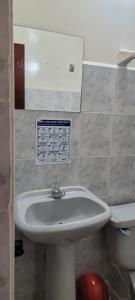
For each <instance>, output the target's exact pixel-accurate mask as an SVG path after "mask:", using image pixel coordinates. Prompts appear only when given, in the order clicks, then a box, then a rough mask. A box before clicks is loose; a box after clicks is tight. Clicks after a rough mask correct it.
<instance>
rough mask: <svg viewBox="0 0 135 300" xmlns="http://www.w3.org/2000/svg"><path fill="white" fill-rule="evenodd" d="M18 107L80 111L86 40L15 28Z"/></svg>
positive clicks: (16, 97)
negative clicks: (84, 44) (84, 41)
mask: <svg viewBox="0 0 135 300" xmlns="http://www.w3.org/2000/svg"><path fill="white" fill-rule="evenodd" d="M14 43H15V107H16V108H25V109H28V110H50V111H72V112H79V111H80V101H81V83H82V56H83V40H82V38H80V37H74V36H69V35H65V34H59V33H53V32H48V31H44V30H39V29H33V28H28V27H22V26H14Z"/></svg>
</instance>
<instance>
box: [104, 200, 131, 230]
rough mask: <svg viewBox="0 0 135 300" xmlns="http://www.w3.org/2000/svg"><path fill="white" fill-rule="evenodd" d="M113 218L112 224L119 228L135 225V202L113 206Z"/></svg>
mask: <svg viewBox="0 0 135 300" xmlns="http://www.w3.org/2000/svg"><path fill="white" fill-rule="evenodd" d="M111 210H112V218H111V220H110V222H109V223H110V224H111V225H112V226H114V227H117V228H125V227H132V226H135V203H130V204H123V205H116V206H112V207H111Z"/></svg>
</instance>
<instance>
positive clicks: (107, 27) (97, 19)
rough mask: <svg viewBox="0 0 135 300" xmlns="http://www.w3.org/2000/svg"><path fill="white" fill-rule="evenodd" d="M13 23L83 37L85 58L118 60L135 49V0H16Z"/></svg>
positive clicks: (113, 62)
mask: <svg viewBox="0 0 135 300" xmlns="http://www.w3.org/2000/svg"><path fill="white" fill-rule="evenodd" d="M14 23H16V24H18V25H26V26H34V27H37V28H42V29H46V30H50V31H55V32H61V33H67V34H73V35H79V36H82V37H83V38H84V59H85V60H89V61H96V62H103V63H112V64H116V58H117V49H118V48H128V49H130V50H135V0H29V1H28V0H23V1H22V0H14Z"/></svg>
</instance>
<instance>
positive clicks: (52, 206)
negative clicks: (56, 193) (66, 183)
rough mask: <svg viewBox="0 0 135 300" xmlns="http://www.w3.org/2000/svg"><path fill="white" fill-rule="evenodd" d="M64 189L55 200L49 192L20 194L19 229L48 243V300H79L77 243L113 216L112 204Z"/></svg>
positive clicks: (87, 193)
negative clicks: (76, 282) (75, 248)
mask: <svg viewBox="0 0 135 300" xmlns="http://www.w3.org/2000/svg"><path fill="white" fill-rule="evenodd" d="M61 190H62V191H64V192H65V195H64V197H63V198H62V199H57V200H55V199H53V198H52V194H51V190H50V189H46V190H38V191H31V192H26V193H23V194H19V195H17V197H16V204H15V221H16V225H17V227H18V228H19V230H20V231H22V232H23V233H24V235H26V236H27V237H28V238H30V239H31V240H33V241H35V242H38V243H43V244H46V263H45V271H46V273H45V277H46V279H45V299H46V300H63V299H64V300H76V289H75V272H74V243H73V242H75V241H78V240H80V239H82V238H87V237H88V236H89V235H91V234H93V233H94V232H96V231H98V230H99V229H101V228H102V227H103V226H104V225H105V224H106V223H107V222H108V221H109V219H110V217H111V210H110V208H109V207H108V205H107V204H106V203H104V202H103V201H102V200H101V199H99V198H98V197H96V196H95V195H94V194H92V193H91V192H90V191H88V190H87V189H85V188H83V187H66V188H61Z"/></svg>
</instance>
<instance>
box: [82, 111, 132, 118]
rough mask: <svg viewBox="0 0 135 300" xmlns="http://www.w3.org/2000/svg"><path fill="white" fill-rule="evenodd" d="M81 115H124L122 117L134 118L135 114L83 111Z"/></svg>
mask: <svg viewBox="0 0 135 300" xmlns="http://www.w3.org/2000/svg"><path fill="white" fill-rule="evenodd" d="M81 114H99V115H120V116H121V115H122V116H129V117H130V116H134V117H135V113H134V114H133V113H121V112H100V111H95V112H94V111H82V112H81Z"/></svg>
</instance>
